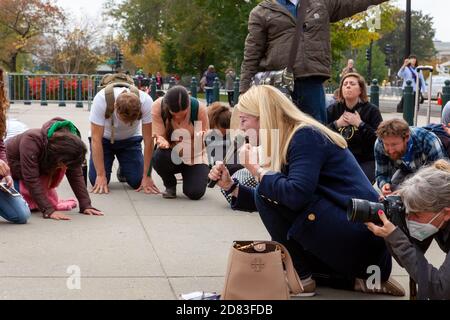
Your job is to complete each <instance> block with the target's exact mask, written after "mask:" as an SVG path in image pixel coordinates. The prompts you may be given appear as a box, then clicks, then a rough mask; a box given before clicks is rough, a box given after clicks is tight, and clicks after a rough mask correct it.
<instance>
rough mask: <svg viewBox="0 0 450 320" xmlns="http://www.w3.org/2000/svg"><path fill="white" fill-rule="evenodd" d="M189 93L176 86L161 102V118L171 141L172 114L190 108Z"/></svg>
mask: <svg viewBox="0 0 450 320" xmlns="http://www.w3.org/2000/svg"><path fill="white" fill-rule="evenodd" d="M189 102H190V97H189V92H188V91H187V90H186V88H185V87H182V86H175V87H173V88H171V89H169V91H167V93H166V94H165V95H164V98H163V100H162V102H161V116H162V119H163V122H164V126H165V127H166V133H167V138H168V139H170V138H171V136H172V133H173V131H174V130H173V126H172V118H173V117H172V113H178V112H180V111H184V110H186V109H187V108H189Z"/></svg>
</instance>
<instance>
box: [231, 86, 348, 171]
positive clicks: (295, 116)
mask: <svg viewBox="0 0 450 320" xmlns="http://www.w3.org/2000/svg"><path fill="white" fill-rule="evenodd" d="M236 108H237V110H238V111H240V112H243V113H246V114H250V115H253V116H256V117H259V121H260V142H261V146H262V148H263V150H264V151H265V153H266V154H267V155H268V156H269V158H270V169H271V170H273V171H276V172H281V169H282V168H283V166H284V165H286V164H287V153H288V148H289V145H290V143H291V141H292V138H293V137H294V135H295V133H296V132H297V131H298V130H299V129H302V128H305V127H312V128H314V129H317V130H318V131H320V132H321V133H322V134H323V135H324V136H326V137H327V138H328V139H329V140H330V141H331V142H333V143H335V144H336V145H338V146H339V147H341V148H342V149H346V148H347V147H348V145H347V142H346V141H345V139H344V138H343V137H342V136H341V135H340V134H337V133H336V132H334V131H332V130H330V129H328V128H327V127H326V126H324V125H323V124H321V123H319V122H318V121H316V120H314V119H313V118H312V117H310V116H308V115H306V114H305V113H303V112H301V111H300V110H299V109H298V108H297V107H296V106H295V105H294V104H293V103H292V101H291V100H289V99H288V98H287V97H286V96H285V95H284V94H283V93H282V92H281V91H279V90H278V89H276V88H274V87H272V86H266V85H263V86H254V87H252V88H251V89H250V90H249V91H247V92H246V93H245V94H244V95H242V96H241V97H240V98H239V103H238V105H237V106H236ZM233 129H236V128H233ZM273 129H277V130H278V133H279V136H278V137H279V141H272V135H271V134H267V133H269V132H268V131H269V130H273ZM264 131H265V133H266V134H265V133H264ZM277 142H278V143H277ZM283 143H284V144H283ZM272 148H274V150H272ZM272 151H273V152H274V154H272Z"/></svg>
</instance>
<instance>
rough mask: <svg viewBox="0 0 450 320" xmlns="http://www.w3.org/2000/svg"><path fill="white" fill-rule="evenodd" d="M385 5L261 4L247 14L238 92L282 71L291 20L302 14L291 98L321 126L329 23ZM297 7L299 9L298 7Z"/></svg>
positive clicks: (361, 0) (370, 0)
mask: <svg viewBox="0 0 450 320" xmlns="http://www.w3.org/2000/svg"><path fill="white" fill-rule="evenodd" d="M385 1H386V0H357V1H355V0H314V1H312V0H265V1H263V2H261V3H260V4H259V5H258V6H256V7H255V8H254V9H253V10H252V12H251V13H250V18H249V23H248V29H249V34H248V36H247V40H246V42H245V51H244V61H243V63H242V68H241V87H240V91H241V93H244V92H246V91H247V90H248V89H249V87H250V84H251V81H252V78H253V77H254V76H255V74H256V73H258V72H261V71H272V70H281V69H284V68H286V67H287V65H288V63H289V62H288V61H289V55H290V52H291V47H292V43H293V39H294V37H295V35H296V32H297V15H298V14H300V15H304V21H305V22H304V24H303V30H302V32H301V33H300V39H299V45H298V48H297V54H296V59H295V64H294V66H293V70H294V76H295V79H296V80H295V88H294V92H293V93H292V99H293V101H294V102H295V104H296V105H297V106H298V107H299V108H300V109H301V110H302V111H303V112H305V113H308V114H310V115H311V116H313V117H314V118H315V119H317V120H319V121H321V122H322V123H326V115H327V114H326V109H325V92H324V89H323V82H324V81H325V80H327V79H329V78H330V74H331V42H330V22H337V21H339V20H342V19H344V18H347V17H351V16H352V15H354V14H356V13H358V12H362V11H364V10H366V9H367V8H368V7H369V6H371V5H378V4H381V3H383V2H385ZM298 6H300V7H298Z"/></svg>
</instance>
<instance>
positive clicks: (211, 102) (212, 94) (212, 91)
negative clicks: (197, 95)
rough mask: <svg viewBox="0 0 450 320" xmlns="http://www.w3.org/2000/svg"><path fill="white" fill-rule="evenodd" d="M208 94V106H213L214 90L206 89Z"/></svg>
mask: <svg viewBox="0 0 450 320" xmlns="http://www.w3.org/2000/svg"><path fill="white" fill-rule="evenodd" d="M205 92H206V104H207V105H208V106H210V105H212V104H213V102H214V89H205Z"/></svg>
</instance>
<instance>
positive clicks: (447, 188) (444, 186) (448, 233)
mask: <svg viewBox="0 0 450 320" xmlns="http://www.w3.org/2000/svg"><path fill="white" fill-rule="evenodd" d="M398 195H399V196H400V197H401V198H402V200H403V203H404V205H405V208H406V211H407V226H408V230H407V232H409V236H410V237H411V238H412V239H413V240H414V241H412V240H411V239H410V238H408V236H407V235H406V234H405V232H404V231H402V230H401V229H400V228H398V227H396V226H395V225H394V224H392V223H391V222H390V221H389V220H388V219H387V217H386V216H385V214H384V213H383V212H380V213H379V214H380V218H381V220H382V221H383V226H381V227H379V226H376V225H374V224H373V223H369V224H368V227H369V229H370V230H371V231H372V232H373V233H374V234H375V235H377V236H380V237H383V238H384V239H385V240H386V243H387V246H388V248H389V250H390V251H391V252H392V255H393V257H394V258H395V260H397V262H398V263H399V264H400V265H401V266H402V267H404V268H405V269H406V271H407V272H408V274H409V275H410V276H411V278H412V279H413V280H414V281H415V282H416V283H417V284H418V299H420V300H443V299H446V300H450V272H449V268H450V255H449V251H450V223H449V221H450V162H448V161H445V160H439V161H437V162H436V163H435V164H433V165H431V166H429V167H425V168H422V169H420V170H419V171H418V172H417V173H416V174H415V175H414V176H413V177H411V178H410V179H408V180H407V181H405V182H404V183H403V184H402V185H401V186H400V189H399V190H398ZM433 239H434V240H436V242H437V243H438V244H439V247H440V248H441V249H442V251H444V252H445V253H446V254H447V256H446V258H445V261H444V263H443V264H442V266H441V267H440V268H439V270H438V269H436V268H435V267H433V265H431V264H430V263H429V262H428V261H427V259H426V258H425V256H424V253H425V252H426V251H427V249H428V248H429V246H430V245H431V242H432V241H433ZM416 240H417V241H419V242H420V245H416V244H415V243H412V242H415V241H416Z"/></svg>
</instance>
